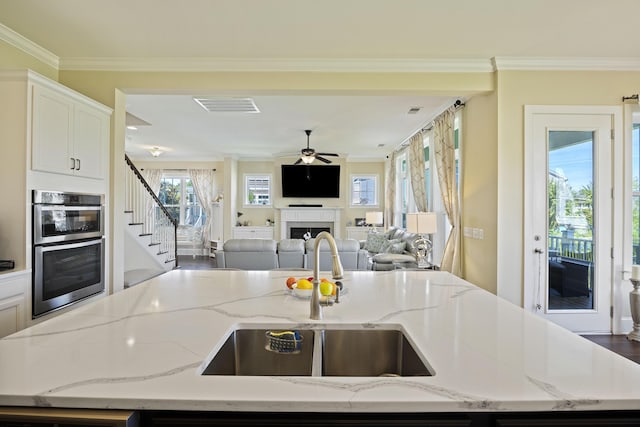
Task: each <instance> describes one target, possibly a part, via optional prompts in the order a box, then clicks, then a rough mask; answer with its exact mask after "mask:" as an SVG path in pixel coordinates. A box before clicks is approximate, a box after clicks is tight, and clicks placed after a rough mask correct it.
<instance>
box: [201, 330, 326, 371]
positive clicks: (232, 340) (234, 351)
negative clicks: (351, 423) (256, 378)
mask: <svg viewBox="0 0 640 427" xmlns="http://www.w3.org/2000/svg"><path fill="white" fill-rule="evenodd" d="M267 332H268V330H267V329H236V330H234V331H233V332H232V333H231V334H230V335H229V337H228V338H227V340H226V341H225V342H224V344H223V345H222V347H221V348H220V350H218V352H217V353H216V355H215V356H214V358H213V359H212V360H211V362H210V363H209V364H208V365H207V366H206V367H205V369H204V371H203V372H202V375H269V376H279V375H289V376H305V375H306V376H308V375H311V365H312V363H311V362H312V357H313V337H314V332H313V331H311V330H300V331H299V333H300V335H301V336H302V343H301V345H300V346H299V348H298V349H297V351H278V350H272V349H270V348H269V340H268V338H267V337H266V333H267Z"/></svg>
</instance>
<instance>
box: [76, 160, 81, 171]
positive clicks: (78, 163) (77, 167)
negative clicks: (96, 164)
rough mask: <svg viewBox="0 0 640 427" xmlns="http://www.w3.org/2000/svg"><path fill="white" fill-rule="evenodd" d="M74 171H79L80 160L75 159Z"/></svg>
mask: <svg viewBox="0 0 640 427" xmlns="http://www.w3.org/2000/svg"><path fill="white" fill-rule="evenodd" d="M76 162H77V163H76V165H77V166H76V170H77V171H79V170H80V159H76Z"/></svg>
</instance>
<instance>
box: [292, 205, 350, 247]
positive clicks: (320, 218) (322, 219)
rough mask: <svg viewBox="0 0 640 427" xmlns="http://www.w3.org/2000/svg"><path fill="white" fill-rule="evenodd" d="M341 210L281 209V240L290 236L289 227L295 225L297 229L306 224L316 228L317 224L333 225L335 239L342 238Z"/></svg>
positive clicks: (317, 208)
mask: <svg viewBox="0 0 640 427" xmlns="http://www.w3.org/2000/svg"><path fill="white" fill-rule="evenodd" d="M340 213H341V209H340V208H319V207H309V208H304V207H295V208H280V238H281V239H286V238H288V236H289V227H290V226H291V225H292V224H295V226H296V227H300V226H303V225H304V224H306V225H308V226H309V227H314V225H316V223H331V224H332V229H333V233H332V234H333V237H335V238H336V239H339V238H340V228H341V223H340Z"/></svg>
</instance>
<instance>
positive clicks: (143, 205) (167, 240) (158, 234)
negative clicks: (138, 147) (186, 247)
mask: <svg viewBox="0 0 640 427" xmlns="http://www.w3.org/2000/svg"><path fill="white" fill-rule="evenodd" d="M125 161H126V162H127V165H128V166H129V167H128V168H127V169H126V177H125V186H126V190H125V191H126V198H125V211H126V212H131V214H132V218H133V220H132V221H133V222H132V223H133V224H141V225H142V229H143V231H142V235H149V236H152V237H151V241H152V244H153V245H157V246H158V254H162V255H164V257H165V259H164V261H165V263H169V262H174V263H175V264H174V265H175V266H176V267H177V266H178V245H177V240H178V222H177V221H176V220H175V219H173V218H172V217H171V215H170V214H169V211H168V210H167V208H166V207H165V206H164V205H163V204H162V202H160V200H159V199H158V197H157V196H156V195H155V193H154V192H153V190H152V189H151V187H149V184H148V183H147V181H145V179H144V178H143V176H142V174H140V171H138V169H137V168H136V167H135V165H134V164H133V162H131V159H129V156H127V155H126V154H125Z"/></svg>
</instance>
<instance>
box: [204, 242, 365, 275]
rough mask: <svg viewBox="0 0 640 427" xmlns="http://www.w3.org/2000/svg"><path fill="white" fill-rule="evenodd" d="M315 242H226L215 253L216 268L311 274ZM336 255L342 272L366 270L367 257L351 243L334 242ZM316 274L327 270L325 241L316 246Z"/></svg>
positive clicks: (358, 245) (326, 245)
mask: <svg viewBox="0 0 640 427" xmlns="http://www.w3.org/2000/svg"><path fill="white" fill-rule="evenodd" d="M314 244H315V239H310V240H308V241H306V242H305V241H304V240H302V239H282V240H280V241H276V240H273V239H229V240H227V241H226V242H225V243H224V244H223V245H222V249H219V250H217V251H216V260H217V266H218V268H237V269H241V270H273V269H276V268H281V269H301V268H304V269H309V270H312V269H313V266H314V263H315V259H314ZM336 246H337V248H338V255H339V256H340V261H341V262H342V266H343V268H344V269H345V270H366V269H367V267H368V258H367V255H366V254H365V253H364V252H363V251H362V250H361V249H360V243H359V242H358V241H357V240H355V239H336ZM319 256H320V270H321V271H326V270H331V252H330V250H329V244H328V243H327V242H326V241H322V242H320V254H319Z"/></svg>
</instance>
